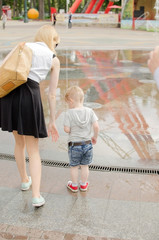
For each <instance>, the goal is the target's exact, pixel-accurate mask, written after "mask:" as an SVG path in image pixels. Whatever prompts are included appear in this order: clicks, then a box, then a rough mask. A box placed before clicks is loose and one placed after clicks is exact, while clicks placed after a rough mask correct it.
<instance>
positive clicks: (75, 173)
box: [71, 166, 79, 184]
mask: <svg viewBox="0 0 159 240" xmlns="http://www.w3.org/2000/svg"><path fill="white" fill-rule="evenodd" d="M78 168H79V166H75V167H71V180H72V183H74V184H78Z"/></svg>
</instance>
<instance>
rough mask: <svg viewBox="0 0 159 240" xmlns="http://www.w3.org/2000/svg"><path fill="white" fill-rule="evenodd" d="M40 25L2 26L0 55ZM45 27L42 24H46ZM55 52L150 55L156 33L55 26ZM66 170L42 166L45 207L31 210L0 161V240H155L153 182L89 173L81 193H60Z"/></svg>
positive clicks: (12, 168) (153, 178)
mask: <svg viewBox="0 0 159 240" xmlns="http://www.w3.org/2000/svg"><path fill="white" fill-rule="evenodd" d="M42 24H43V22H29V23H25V24H24V23H23V22H9V21H8V22H7V27H6V29H5V30H2V29H0V51H1V52H2V51H4V50H8V49H10V48H12V47H13V46H15V45H16V43H17V42H19V41H24V40H25V41H31V40H32V37H33V34H34V33H35V30H36V29H37V27H39V26H40V25H42ZM47 24H48V23H47ZM57 30H58V32H59V34H60V36H61V44H60V45H59V48H60V49H69V48H90V49H93V48H94V49H109V48H112V49H113V48H136V49H142V48H144V49H145V48H146V49H152V48H153V47H154V46H156V45H157V43H158V34H157V33H147V32H135V31H126V30H120V29H106V28H85V27H73V28H72V29H67V27H66V26H57ZM68 180H69V169H66V168H54V167H46V166H43V171H42V183H41V192H42V195H43V196H44V197H45V199H46V205H45V206H44V207H42V208H39V209H34V208H33V207H32V205H31V191H30V190H29V191H28V192H21V191H20V189H19V186H20V178H19V176H18V173H17V168H16V164H15V162H14V161H9V160H0V240H2V239H20V240H23V239H27V240H38V239H51V240H54V239H55V240H62V239H65V240H86V239H87V240H158V239H159V232H158V229H159V214H158V210H159V204H158V201H159V178H158V175H141V174H136V175H135V174H126V173H112V172H95V171H91V172H90V178H89V181H90V188H89V190H88V192H87V193H81V192H78V193H75V194H72V193H70V192H69V191H68V190H67V188H66V183H67V181H68Z"/></svg>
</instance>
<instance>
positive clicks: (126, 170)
mask: <svg viewBox="0 0 159 240" xmlns="http://www.w3.org/2000/svg"><path fill="white" fill-rule="evenodd" d="M0 160H9V161H15V158H14V155H10V154H3V153H0ZM26 161H27V162H29V159H28V158H26ZM41 162H42V165H43V166H50V167H62V168H69V163H66V162H59V161H50V160H47V159H42V161H41ZM89 169H90V170H92V171H101V172H122V173H130V174H151V175H158V174H159V169H144V168H128V167H108V166H101V165H90V166H89Z"/></svg>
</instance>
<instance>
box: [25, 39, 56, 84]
mask: <svg viewBox="0 0 159 240" xmlns="http://www.w3.org/2000/svg"><path fill="white" fill-rule="evenodd" d="M26 45H27V46H28V47H29V48H31V50H32V52H33V55H32V65H31V69H30V72H29V75H28V78H30V79H31V80H34V81H36V82H38V83H40V81H42V80H44V79H45V78H46V76H47V74H48V72H49V71H50V69H51V66H52V58H53V54H54V53H53V52H52V51H51V50H50V49H49V48H48V46H47V45H46V44H45V43H44V42H34V43H26Z"/></svg>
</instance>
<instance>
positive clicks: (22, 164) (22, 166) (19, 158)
mask: <svg viewBox="0 0 159 240" xmlns="http://www.w3.org/2000/svg"><path fill="white" fill-rule="evenodd" d="M13 135H14V139H15V150H14V155H15V159H16V163H17V167H18V170H19V174H20V177H21V182H24V183H25V182H28V181H29V179H28V175H27V171H26V161H25V137H24V136H23V135H19V134H18V133H17V131H13Z"/></svg>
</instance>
